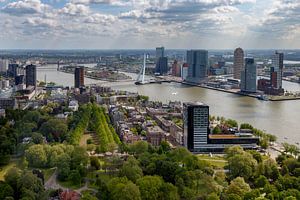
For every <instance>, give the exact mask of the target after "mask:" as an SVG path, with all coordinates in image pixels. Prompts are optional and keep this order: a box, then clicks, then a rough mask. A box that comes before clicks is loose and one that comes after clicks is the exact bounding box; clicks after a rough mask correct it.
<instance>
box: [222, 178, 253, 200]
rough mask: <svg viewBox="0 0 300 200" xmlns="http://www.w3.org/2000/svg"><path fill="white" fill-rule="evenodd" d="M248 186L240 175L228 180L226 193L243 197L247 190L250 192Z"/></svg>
mask: <svg viewBox="0 0 300 200" xmlns="http://www.w3.org/2000/svg"><path fill="white" fill-rule="evenodd" d="M250 190H251V188H250V186H249V185H248V184H247V183H246V182H245V180H244V179H243V178H242V177H237V178H235V179H234V180H232V181H231V182H230V185H229V186H228V188H227V189H226V192H225V193H226V195H227V196H229V195H238V196H239V197H241V198H243V197H244V195H245V194H246V193H247V192H250Z"/></svg>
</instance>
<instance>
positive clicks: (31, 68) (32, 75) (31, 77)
mask: <svg viewBox="0 0 300 200" xmlns="http://www.w3.org/2000/svg"><path fill="white" fill-rule="evenodd" d="M28 86H34V88H36V66H35V65H32V64H31V65H27V66H26V87H28Z"/></svg>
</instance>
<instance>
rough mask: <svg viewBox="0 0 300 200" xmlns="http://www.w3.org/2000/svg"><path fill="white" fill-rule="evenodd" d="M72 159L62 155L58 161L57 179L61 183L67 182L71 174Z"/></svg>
mask: <svg viewBox="0 0 300 200" xmlns="http://www.w3.org/2000/svg"><path fill="white" fill-rule="evenodd" d="M70 162H71V158H70V156H69V155H68V154H62V155H60V156H59V157H58V159H57V178H58V179H59V180H61V181H65V180H66V179H67V178H68V176H69V173H70V171H71V169H70Z"/></svg>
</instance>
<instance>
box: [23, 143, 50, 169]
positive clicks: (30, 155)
mask: <svg viewBox="0 0 300 200" xmlns="http://www.w3.org/2000/svg"><path fill="white" fill-rule="evenodd" d="M25 158H26V160H27V161H28V163H29V166H31V167H45V166H46V164H47V155H46V152H45V150H44V147H43V145H40V144H38V145H32V146H31V147H29V148H28V149H27V150H26V151H25Z"/></svg>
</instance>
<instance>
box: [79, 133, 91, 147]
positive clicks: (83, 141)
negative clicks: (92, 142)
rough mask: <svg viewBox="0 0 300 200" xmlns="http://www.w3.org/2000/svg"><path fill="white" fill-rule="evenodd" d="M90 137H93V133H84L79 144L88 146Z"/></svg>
mask: <svg viewBox="0 0 300 200" xmlns="http://www.w3.org/2000/svg"><path fill="white" fill-rule="evenodd" d="M88 139H92V135H91V134H83V136H82V137H81V139H80V142H79V145H80V146H81V147H86V146H87V144H86V141H87V140H88Z"/></svg>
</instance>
